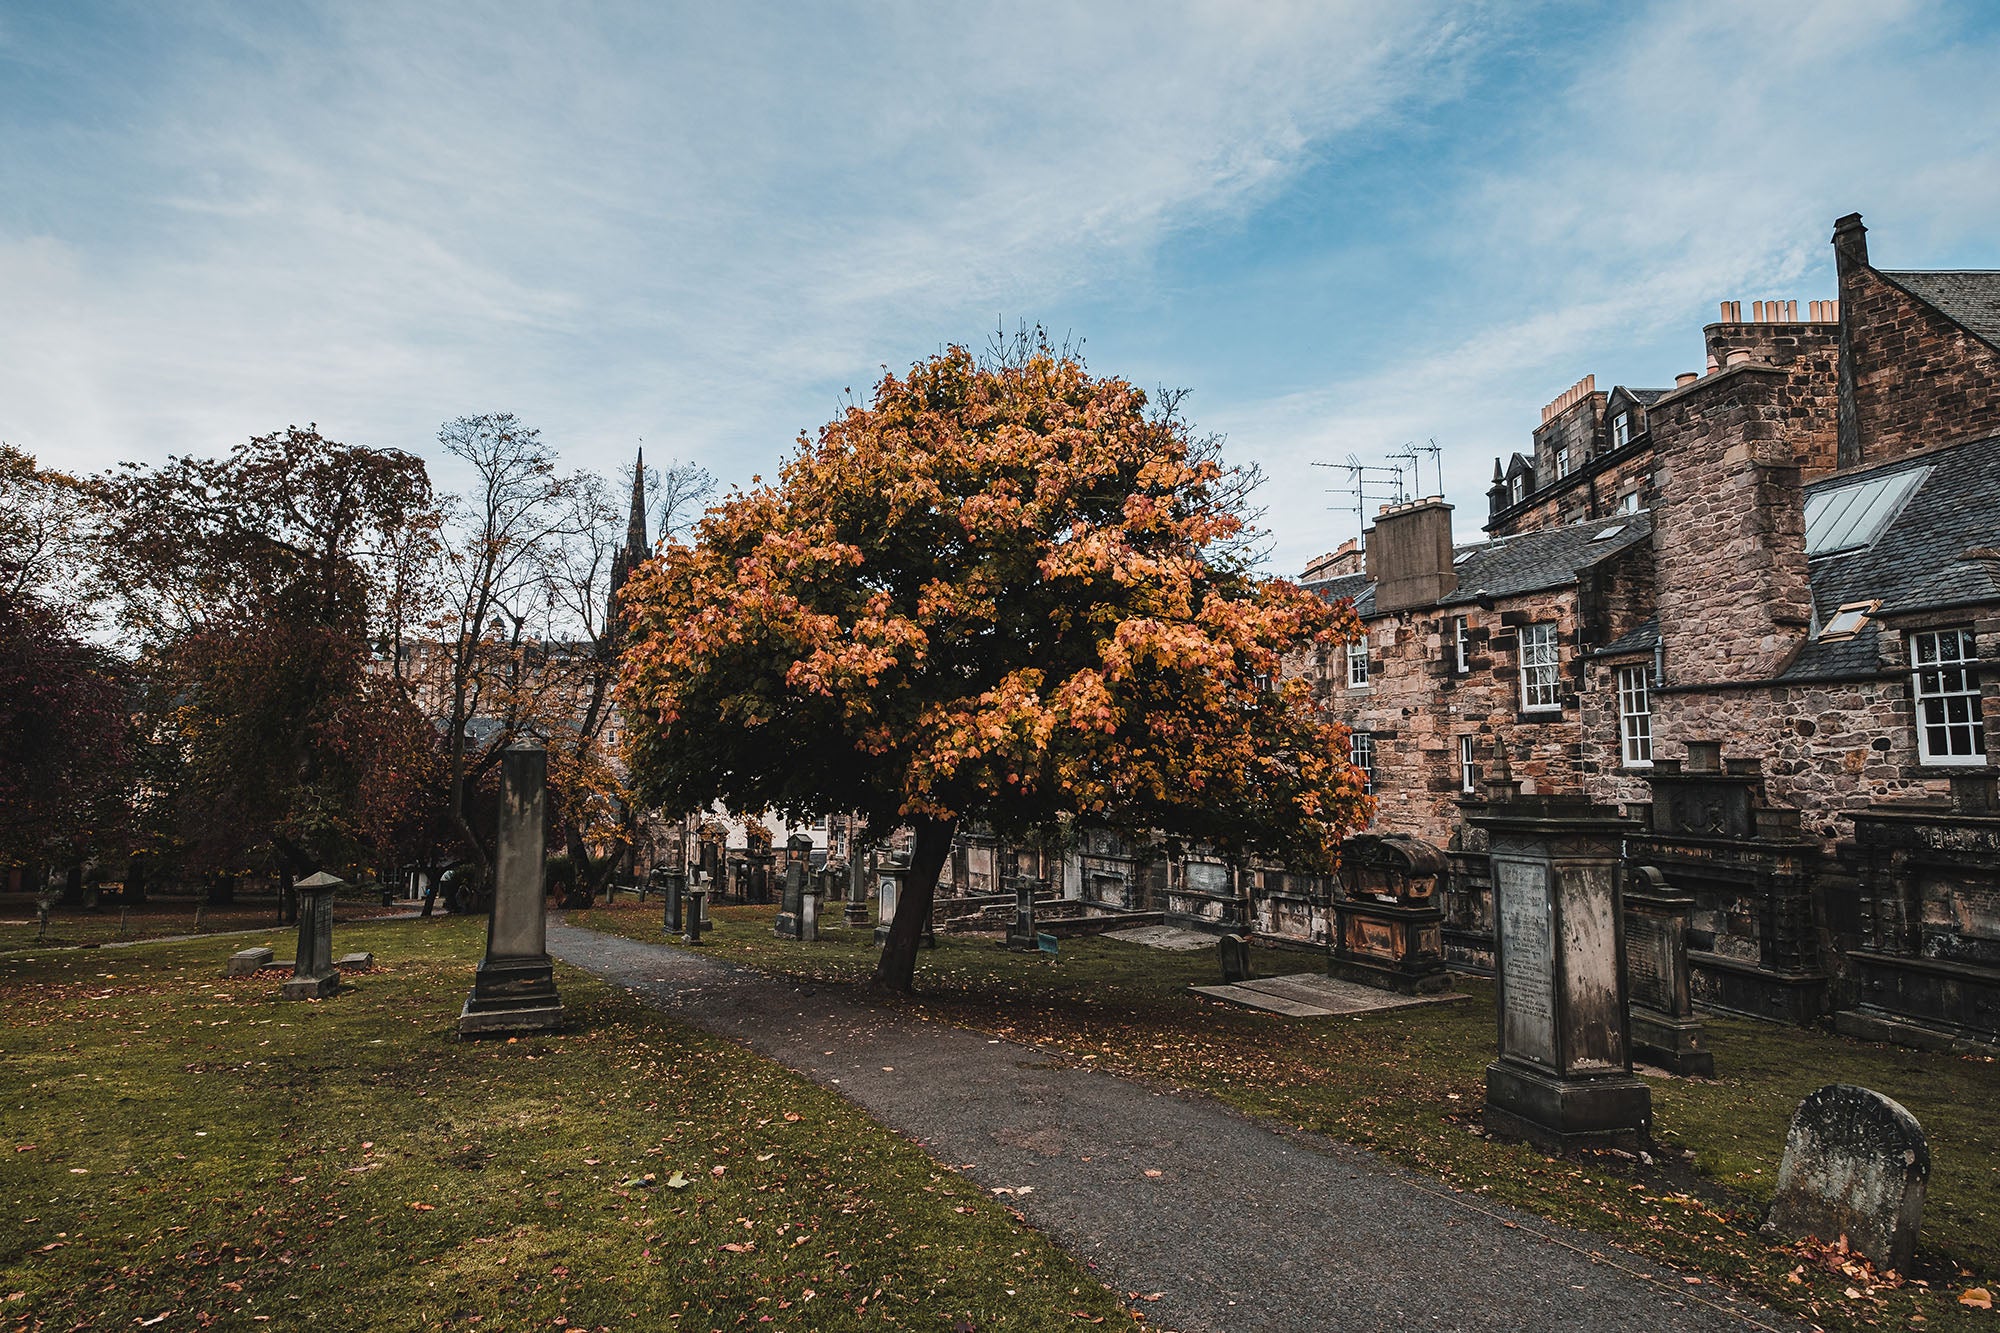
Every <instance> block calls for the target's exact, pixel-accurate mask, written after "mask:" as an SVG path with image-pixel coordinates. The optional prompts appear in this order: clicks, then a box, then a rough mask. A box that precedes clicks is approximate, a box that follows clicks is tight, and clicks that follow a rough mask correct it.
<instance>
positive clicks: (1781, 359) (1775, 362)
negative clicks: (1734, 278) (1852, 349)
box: [1701, 302, 1840, 482]
mask: <svg viewBox="0 0 2000 1333" xmlns="http://www.w3.org/2000/svg"><path fill="white" fill-rule="evenodd" d="M1737 304H1741V303H1740V302H1738V303H1737ZM1701 333H1702V341H1703V343H1704V344H1706V346H1707V349H1708V363H1709V366H1710V367H1711V373H1713V371H1714V370H1718V369H1725V368H1727V367H1728V366H1729V365H1730V364H1731V359H1732V358H1747V359H1748V360H1749V361H1752V362H1755V363H1757V364H1759V365H1766V366H1776V367H1779V368H1780V369H1782V370H1784V371H1785V372H1786V374H1787V375H1788V376H1789V377H1790V379H1791V382H1792V384H1793V386H1794V387H1795V389H1800V390H1803V391H1804V394H1805V396H1806V398H1807V399H1808V401H1812V402H1815V403H1818V404H1819V405H1820V406H1819V408H1818V409H1817V410H1815V411H1813V412H1810V413H1807V414H1802V415H1801V416H1800V417H1799V418H1798V419H1797V420H1795V421H1794V422H1793V423H1792V429H1791V431H1790V432H1789V434H1788V439H1789V441H1790V443H1791V445H1792V448H1793V452H1794V454H1795V455H1796V458H1797V461H1798V464H1799V467H1800V469H1801V470H1802V473H1803V475H1802V477H1801V480H1803V481H1806V482H1813V481H1818V480H1819V479H1820V478H1821V477H1824V476H1827V475H1829V474H1830V473H1832V472H1833V470H1834V468H1835V466H1836V463H1837V457H1838V453H1839V446H1840V431H1839V425H1838V413H1837V412H1836V411H1835V410H1834V404H1835V403H1836V402H1837V401H1838V397H1839V388H1840V325H1838V324H1828V323H1816V324H1815V323H1769V322H1750V321H1744V320H1729V321H1725V322H1720V323H1715V324H1710V325H1707V326H1706V327H1704V328H1703V329H1702V331H1701ZM1736 364H1741V360H1738V361H1737V362H1736Z"/></svg>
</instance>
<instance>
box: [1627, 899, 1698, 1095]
mask: <svg viewBox="0 0 2000 1333" xmlns="http://www.w3.org/2000/svg"><path fill="white" fill-rule="evenodd" d="M1624 896H1625V985H1626V991H1627V995H1628V997H1629V999H1630V1006H1629V1008H1628V1010H1627V1013H1628V1016H1629V1020H1630V1023H1631V1030H1632V1055H1633V1058H1635V1059H1638V1060H1641V1061H1644V1062H1645V1063H1646V1064H1650V1065H1657V1066H1658V1067H1659V1068H1661V1069H1664V1070H1666V1071H1667V1072H1669V1073H1673V1074H1696V1075H1699V1076H1701V1077H1703V1078H1709V1077H1713V1076H1714V1074H1715V1055H1714V1053H1713V1052H1712V1051H1710V1050H1709V1049H1708V1038H1707V1037H1706V1035H1704V1033H1703V1032H1702V1027H1701V1020H1700V1019H1698V1018H1696V1017H1695V1016H1694V999H1693V996H1692V994H1691V993H1690V991H1689V987H1688V952H1687V923H1688V913H1689V912H1691V911H1693V910H1694V899H1693V898H1692V897H1691V896H1689V895H1687V894H1684V893H1676V892H1675V891H1674V889H1673V886H1672V885H1670V884H1668V883H1667V880H1666V877H1665V876H1664V875H1662V874H1661V873H1660V872H1659V870H1658V869H1656V868H1655V867H1653V866H1638V867H1636V868H1634V869H1633V870H1632V871H1631V873H1630V874H1629V875H1628V876H1627V878H1626V881H1625V895H1624Z"/></svg>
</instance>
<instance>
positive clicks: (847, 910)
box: [841, 842, 868, 930]
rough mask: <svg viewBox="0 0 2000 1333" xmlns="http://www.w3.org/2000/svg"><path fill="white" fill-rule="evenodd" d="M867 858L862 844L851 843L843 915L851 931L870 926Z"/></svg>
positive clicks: (848, 853)
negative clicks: (845, 902) (863, 852)
mask: <svg viewBox="0 0 2000 1333" xmlns="http://www.w3.org/2000/svg"><path fill="white" fill-rule="evenodd" d="M865 860H866V858H865V857H864V856H863V854H862V848H861V844H860V843H858V842H855V843H850V844H849V846H848V852H847V906H846V907H844V908H843V909H841V915H842V917H843V919H844V920H845V921H846V923H847V926H848V928H849V929H850V930H859V929H861V928H862V927H863V926H866V925H867V924H868V881H867V879H866V878H865V876H866V874H867V866H866V864H865Z"/></svg>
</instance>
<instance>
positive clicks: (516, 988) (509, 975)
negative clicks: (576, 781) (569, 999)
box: [458, 742, 563, 1035]
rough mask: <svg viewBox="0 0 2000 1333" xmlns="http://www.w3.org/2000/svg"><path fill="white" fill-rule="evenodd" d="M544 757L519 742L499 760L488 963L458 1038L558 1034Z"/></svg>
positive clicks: (460, 1022) (560, 1014)
mask: <svg viewBox="0 0 2000 1333" xmlns="http://www.w3.org/2000/svg"><path fill="white" fill-rule="evenodd" d="M547 787H548V755H547V753H546V752H545V751H544V750H543V749H542V747H541V746H539V745H536V744H533V743H531V742H520V743H516V744H514V745H510V746H508V747H507V751H506V753H505V754H504V755H502V756H501V759H500V852H499V855H498V856H497V857H496V858H495V861H494V875H493V915H492V916H491V917H489V918H488V920H487V927H486V957H485V959H484V960H482V961H481V962H480V964H479V972H478V974H477V976H476V977H475V978H474V979H473V983H472V994H471V995H470V996H468V997H467V999H466V1001H465V1009H464V1011H463V1012H462V1013H460V1014H459V1016H458V1030H459V1032H460V1034H462V1035H471V1034H475V1033H485V1032H544V1031H548V1030H550V1029H553V1028H557V1027H560V1026H562V1018H563V1006H562V998H561V997H560V996H558V995H557V994H556V981H555V967H554V964H552V963H551V962H550V961H549V950H548V923H547V920H546V918H545V917H544V915H543V894H542V873H543V871H542V861H543V852H544V838H545V836H546V829H547V819H548V791H547Z"/></svg>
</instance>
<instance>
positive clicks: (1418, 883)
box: [1326, 833, 1451, 995]
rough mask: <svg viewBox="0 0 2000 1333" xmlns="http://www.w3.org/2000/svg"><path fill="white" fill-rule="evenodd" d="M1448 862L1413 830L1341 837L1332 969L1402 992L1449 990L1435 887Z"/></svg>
mask: <svg viewBox="0 0 2000 1333" xmlns="http://www.w3.org/2000/svg"><path fill="white" fill-rule="evenodd" d="M1448 866H1449V862H1447V861H1446V859H1445V855H1444V853H1443V852H1441V851H1439V850H1438V849H1437V848H1435V847H1433V846H1431V845H1430V844H1429V843H1427V842H1424V841H1422V840H1421V839H1418V838H1413V837H1411V836H1410V835H1409V834H1407V833H1391V834H1387V835H1378V834H1372V833H1364V834H1360V835H1358V836H1356V837H1352V838H1349V839H1348V840H1347V841H1346V842H1345V843H1343V844H1342V845H1341V848H1340V874H1339V876H1338V878H1337V879H1336V880H1335V884H1336V886H1337V889H1338V891H1337V892H1336V893H1334V894H1333V896H1332V903H1331V907H1332V911H1333V930H1332V939H1331V940H1330V941H1329V947H1328V950H1327V960H1326V970H1327V975H1329V976H1334V977H1340V978H1342V979H1344V980H1347V981H1358V982H1360V983H1362V984H1363V985H1365V986H1379V987H1381V988H1382V989H1384V990H1392V991H1396V992H1398V993H1399V994H1403V995H1427V994H1431V993H1433V992H1436V991H1444V990H1450V989H1451V977H1450V975H1449V974H1448V973H1447V972H1446V971H1445V966H1444V943H1443V929H1444V908H1443V907H1441V906H1440V905H1439V897H1438V892H1437V888H1438V883H1439V881H1440V880H1442V879H1443V878H1444V876H1445V874H1446V871H1447V869H1448Z"/></svg>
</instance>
